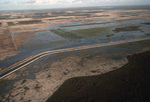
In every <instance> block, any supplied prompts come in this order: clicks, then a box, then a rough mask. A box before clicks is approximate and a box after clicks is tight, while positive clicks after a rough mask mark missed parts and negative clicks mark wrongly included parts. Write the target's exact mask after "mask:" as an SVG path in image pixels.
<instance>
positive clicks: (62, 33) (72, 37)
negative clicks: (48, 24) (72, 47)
mask: <svg viewBox="0 0 150 102" xmlns="http://www.w3.org/2000/svg"><path fill="white" fill-rule="evenodd" d="M51 32H53V33H55V34H57V35H59V36H61V37H63V38H67V39H70V40H76V39H82V38H83V36H80V35H78V34H75V33H73V32H68V31H65V30H63V29H52V30H51Z"/></svg>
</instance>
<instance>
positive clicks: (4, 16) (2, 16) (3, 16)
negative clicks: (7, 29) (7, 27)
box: [0, 15, 11, 20]
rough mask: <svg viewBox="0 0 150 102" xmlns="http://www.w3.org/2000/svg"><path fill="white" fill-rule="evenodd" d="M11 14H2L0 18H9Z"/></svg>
mask: <svg viewBox="0 0 150 102" xmlns="http://www.w3.org/2000/svg"><path fill="white" fill-rule="evenodd" d="M10 16H11V15H1V16H0V20H4V19H9V18H10Z"/></svg>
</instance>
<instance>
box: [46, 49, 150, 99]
mask: <svg viewBox="0 0 150 102" xmlns="http://www.w3.org/2000/svg"><path fill="white" fill-rule="evenodd" d="M127 58H128V60H129V62H128V64H126V65H124V66H123V67H121V68H119V69H116V70H114V71H111V72H108V73H105V74H102V75H97V76H87V77H77V78H71V79H69V80H67V81H65V82H64V83H63V85H62V86H61V87H60V88H59V89H58V90H57V91H56V92H55V93H54V94H53V95H52V96H51V97H50V98H49V99H48V100H47V102H149V101H150V97H149V95H150V74H149V73H150V63H149V62H150V51H148V52H144V53H140V54H135V55H132V56H128V57H127Z"/></svg>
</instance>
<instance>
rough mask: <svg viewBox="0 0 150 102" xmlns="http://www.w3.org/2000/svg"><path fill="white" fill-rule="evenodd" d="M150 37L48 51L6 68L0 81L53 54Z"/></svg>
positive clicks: (144, 38)
mask: <svg viewBox="0 0 150 102" xmlns="http://www.w3.org/2000/svg"><path fill="white" fill-rule="evenodd" d="M148 39H150V37H143V38H136V39H129V40H121V41H115V42H107V43H100V44H93V45H86V46H79V47H72V48H66V49H59V50H52V51H46V52H43V53H40V54H37V55H34V56H30V57H28V58H26V59H24V60H21V61H19V62H17V63H15V64H13V65H11V66H10V67H7V68H5V69H4V70H2V71H1V72H0V79H3V78H4V77H6V76H8V75H10V74H12V73H14V72H16V71H17V70H19V69H21V68H23V67H25V66H27V65H29V64H31V63H33V62H34V61H36V60H38V59H40V58H42V57H44V56H47V55H51V54H56V53H62V52H69V51H77V50H83V49H90V48H96V47H103V46H110V45H117V44H123V43H128V42H135V41H142V40H148Z"/></svg>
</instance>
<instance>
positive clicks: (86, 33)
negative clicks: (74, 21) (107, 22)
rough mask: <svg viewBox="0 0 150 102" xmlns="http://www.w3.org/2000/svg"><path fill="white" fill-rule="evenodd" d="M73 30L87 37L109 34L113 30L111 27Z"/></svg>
mask: <svg viewBox="0 0 150 102" xmlns="http://www.w3.org/2000/svg"><path fill="white" fill-rule="evenodd" d="M72 32H75V33H78V34H80V35H82V36H85V37H91V36H97V35H108V34H110V32H111V27H100V28H89V29H79V30H72Z"/></svg>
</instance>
